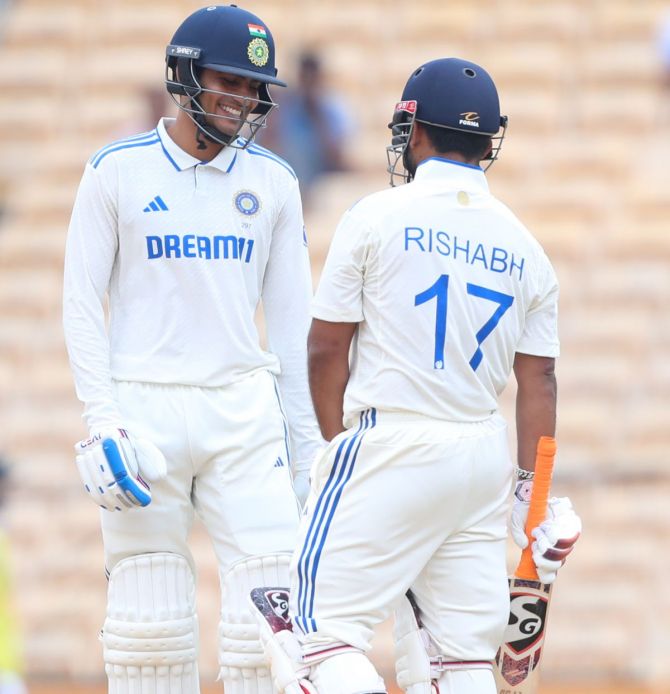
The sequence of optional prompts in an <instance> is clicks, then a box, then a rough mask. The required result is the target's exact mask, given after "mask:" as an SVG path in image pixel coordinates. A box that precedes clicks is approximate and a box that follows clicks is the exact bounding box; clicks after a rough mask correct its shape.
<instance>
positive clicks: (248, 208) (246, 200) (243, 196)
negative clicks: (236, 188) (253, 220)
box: [235, 190, 261, 217]
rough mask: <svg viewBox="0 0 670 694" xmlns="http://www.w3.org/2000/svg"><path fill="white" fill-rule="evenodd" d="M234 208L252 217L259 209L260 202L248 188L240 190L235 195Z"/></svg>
mask: <svg viewBox="0 0 670 694" xmlns="http://www.w3.org/2000/svg"><path fill="white" fill-rule="evenodd" d="M235 208H236V209H237V211H238V212H239V213H240V214H243V215H244V216H245V217H253V215H255V214H256V213H257V212H258V210H260V209H261V203H260V201H259V200H258V198H257V197H256V195H255V194H254V193H252V192H251V191H250V190H242V191H240V192H239V193H237V195H236V196H235Z"/></svg>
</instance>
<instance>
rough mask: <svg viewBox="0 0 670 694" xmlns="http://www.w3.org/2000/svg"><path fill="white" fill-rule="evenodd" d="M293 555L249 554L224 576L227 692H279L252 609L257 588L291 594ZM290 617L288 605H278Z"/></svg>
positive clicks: (222, 655) (222, 647)
mask: <svg viewBox="0 0 670 694" xmlns="http://www.w3.org/2000/svg"><path fill="white" fill-rule="evenodd" d="M290 561H291V555H290V554H284V553H278V554H269V555H264V556H260V557H249V558H247V559H244V560H242V561H239V562H237V563H236V564H234V565H233V566H232V567H231V568H230V569H229V570H228V571H227V572H226V574H225V575H224V576H223V577H222V580H221V584H222V602H221V604H222V609H221V622H220V624H219V665H220V666H221V669H220V678H221V679H222V680H223V687H224V689H225V692H226V694H276V692H277V689H276V687H275V686H274V685H273V679H272V674H271V672H270V663H269V660H268V658H267V656H266V655H265V651H264V650H263V645H262V644H261V641H260V630H259V625H258V622H257V620H256V617H255V616H254V614H253V613H252V611H251V606H250V603H249V595H250V594H251V591H252V590H253V589H254V588H259V587H268V588H275V589H281V592H282V593H283V594H285V595H286V594H288V585H289V577H288V571H289V564H290ZM276 607H277V613H278V614H279V613H281V614H282V616H283V617H284V618H285V619H286V620H288V605H287V604H284V603H283V602H282V604H281V605H279V604H278V605H277V606H276Z"/></svg>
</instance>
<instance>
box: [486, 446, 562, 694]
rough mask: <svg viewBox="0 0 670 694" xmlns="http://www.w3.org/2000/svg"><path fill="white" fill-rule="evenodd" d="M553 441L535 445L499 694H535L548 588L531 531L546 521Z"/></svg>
mask: <svg viewBox="0 0 670 694" xmlns="http://www.w3.org/2000/svg"><path fill="white" fill-rule="evenodd" d="M555 455H556V440H555V439H554V438H552V437H550V436H542V437H541V438H540V440H539V442H538V444H537V457H536V461H535V476H534V479H533V491H532V495H531V498H530V507H529V509H528V520H527V521H526V535H527V537H528V546H527V547H526V549H524V550H523V552H522V553H521V560H520V561H519V565H518V566H517V567H516V571H515V572H514V576H513V577H512V578H510V579H509V592H510V614H509V622H508V624H507V628H506V630H505V637H504V639H503V644H502V646H501V647H500V650H499V651H498V654H497V655H496V659H495V665H496V667H495V668H494V674H495V679H496V690H497V692H498V694H537V692H538V687H539V664H540V657H541V655H542V648H543V646H544V637H545V631H546V627H547V612H548V610H549V601H550V599H551V585H552V584H546V583H541V582H540V581H539V580H538V576H537V571H536V569H535V563H534V562H533V557H532V550H531V544H532V542H533V538H532V537H531V535H530V532H531V530H533V528H536V527H537V526H538V525H540V523H542V521H543V520H544V518H545V515H546V513H547V503H548V500H549V488H550V487H551V475H552V472H553V469H554V456H555Z"/></svg>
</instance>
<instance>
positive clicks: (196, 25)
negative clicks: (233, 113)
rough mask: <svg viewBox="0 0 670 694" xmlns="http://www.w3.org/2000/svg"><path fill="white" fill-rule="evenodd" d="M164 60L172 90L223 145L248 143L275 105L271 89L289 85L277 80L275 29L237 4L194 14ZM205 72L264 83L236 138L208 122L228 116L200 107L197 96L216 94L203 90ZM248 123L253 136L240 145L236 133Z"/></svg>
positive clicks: (196, 122) (168, 86)
mask: <svg viewBox="0 0 670 694" xmlns="http://www.w3.org/2000/svg"><path fill="white" fill-rule="evenodd" d="M165 62H166V79H165V83H166V86H167V90H168V92H169V93H170V94H171V95H173V98H174V99H175V101H176V102H177V105H178V106H179V108H180V109H182V110H183V111H186V112H187V113H188V114H189V116H190V117H191V118H192V120H193V121H194V122H195V124H196V125H197V126H198V128H200V130H202V131H203V133H204V134H205V135H206V136H207V137H208V138H209V139H211V140H214V141H215V142H218V143H220V144H231V145H233V146H246V145H248V144H249V142H251V140H252V139H253V137H254V136H255V134H256V131H257V130H258V128H260V127H263V125H264V122H265V119H266V118H267V115H268V114H269V112H270V111H271V109H272V108H273V107H274V106H275V103H274V102H273V101H272V97H271V96H270V92H269V89H268V85H269V84H274V85H278V86H280V87H285V86H286V83H285V82H282V81H281V80H280V79H278V78H277V68H276V67H275V43H274V39H273V37H272V33H271V32H270V29H269V28H268V27H267V25H266V24H265V23H264V22H263V20H261V19H260V17H257V16H256V15H255V14H252V13H251V12H247V11H246V10H243V9H242V8H241V7H237V5H212V6H210V7H203V8H202V9H199V10H196V11H195V12H193V14H191V15H189V16H188V17H187V18H186V19H185V20H184V21H183V22H182V24H181V25H180V26H179V28H178V29H177V31H176V32H175V34H174V36H173V37H172V41H170V44H169V45H168V47H167V49H166V61H165ZM204 68H208V69H210V70H216V71H218V72H225V73H228V74H232V75H239V76H241V77H247V78H249V79H253V80H258V81H259V82H260V83H261V86H260V88H259V93H258V99H250V98H249V99H247V100H246V101H247V102H248V103H247V104H246V109H245V111H244V112H243V114H242V115H241V117H240V119H239V121H240V122H239V128H238V129H237V132H236V133H235V135H233V136H230V135H226V134H225V133H223V132H221V131H220V130H218V128H216V127H215V126H213V125H211V124H210V123H207V122H206V119H207V117H208V116H209V117H210V120H211V119H213V118H226V117H225V116H221V115H217V114H212V113H207V112H205V111H204V109H203V108H202V106H201V105H200V102H199V100H198V97H199V96H200V95H201V94H202V93H203V92H207V91H211V90H206V89H204V88H203V87H202V84H201V81H200V74H201V71H202V69H204ZM175 96H176V97H177V98H175ZM180 96H187V97H189V100H188V101H187V102H186V103H185V104H183V103H181V100H180V99H179V98H178V97H180ZM249 116H251V117H249ZM245 125H246V126H248V130H249V133H248V137H247V138H246V139H245V140H244V142H243V144H242V145H236V144H235V142H236V137H237V134H238V133H239V132H240V130H241V129H242V128H243V127H244V126H245Z"/></svg>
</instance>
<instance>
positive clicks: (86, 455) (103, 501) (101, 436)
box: [74, 428, 167, 511]
mask: <svg viewBox="0 0 670 694" xmlns="http://www.w3.org/2000/svg"><path fill="white" fill-rule="evenodd" d="M74 450H75V453H76V461H77V468H78V470H79V474H80V476H81V479H82V482H83V483H84V488H85V489H86V491H87V492H88V493H89V495H90V496H91V498H92V499H93V501H94V502H95V503H96V504H98V506H100V507H102V508H104V509H105V510H107V511H126V510H128V509H130V508H135V507H137V506H148V505H149V504H150V503H151V488H150V486H149V483H150V482H158V481H159V480H162V479H165V476H166V475H167V464H166V462H165V457H164V456H163V454H162V453H161V452H160V451H159V450H158V448H157V447H156V446H154V444H152V443H151V442H150V441H147V440H146V439H140V438H135V437H134V436H131V435H130V434H129V433H128V432H127V431H126V430H125V429H111V428H110V429H102V430H100V431H98V432H94V433H92V435H91V437H90V438H88V439H84V440H83V441H79V443H76V444H75V446H74Z"/></svg>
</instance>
